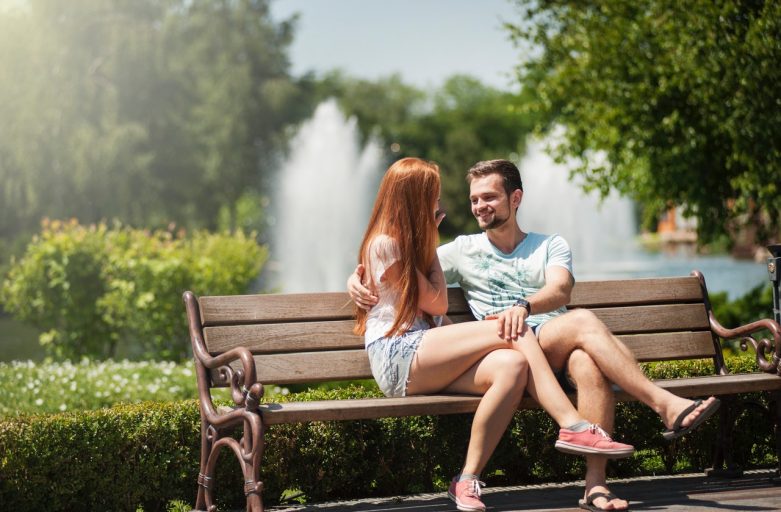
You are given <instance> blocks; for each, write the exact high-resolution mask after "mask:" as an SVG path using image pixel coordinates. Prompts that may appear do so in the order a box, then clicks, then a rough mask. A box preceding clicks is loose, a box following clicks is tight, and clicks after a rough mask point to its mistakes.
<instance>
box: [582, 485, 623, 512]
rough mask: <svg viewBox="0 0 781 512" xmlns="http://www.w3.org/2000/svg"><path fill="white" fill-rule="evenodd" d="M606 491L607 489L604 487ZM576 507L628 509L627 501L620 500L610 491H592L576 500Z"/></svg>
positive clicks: (595, 510) (594, 510) (621, 510)
mask: <svg viewBox="0 0 781 512" xmlns="http://www.w3.org/2000/svg"><path fill="white" fill-rule="evenodd" d="M605 490H606V491H607V489H605ZM578 507H580V508H582V509H585V510H591V511H592V512H598V511H600V510H616V511H620V512H624V511H627V510H629V503H628V502H627V501H626V500H622V499H621V498H619V497H618V496H616V495H615V494H613V493H612V492H610V491H607V492H602V491H593V492H592V493H591V494H589V495H588V496H586V497H585V498H584V499H582V500H579V501H578Z"/></svg>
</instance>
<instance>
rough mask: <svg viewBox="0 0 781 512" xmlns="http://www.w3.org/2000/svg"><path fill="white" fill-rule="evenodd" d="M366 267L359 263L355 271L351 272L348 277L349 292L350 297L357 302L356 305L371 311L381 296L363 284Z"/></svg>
mask: <svg viewBox="0 0 781 512" xmlns="http://www.w3.org/2000/svg"><path fill="white" fill-rule="evenodd" d="M365 272H366V269H365V268H364V266H363V265H361V264H359V265H358V266H357V267H355V272H353V273H352V274H350V277H349V278H348V279H347V292H348V293H349V294H350V298H351V299H352V300H353V302H355V305H356V306H358V307H359V308H361V309H365V310H366V311H369V310H370V309H371V308H372V307H374V306H375V305H376V304H377V302H378V301H379V297H377V296H376V295H375V294H373V293H372V291H371V290H369V289H368V288H367V287H366V286H364V284H363V275H364V273H365Z"/></svg>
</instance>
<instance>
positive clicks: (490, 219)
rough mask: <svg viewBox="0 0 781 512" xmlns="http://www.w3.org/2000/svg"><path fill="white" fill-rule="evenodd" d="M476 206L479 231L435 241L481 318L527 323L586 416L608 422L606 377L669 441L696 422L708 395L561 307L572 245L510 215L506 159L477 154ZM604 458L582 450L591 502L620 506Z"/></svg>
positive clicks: (518, 186) (517, 181) (513, 332)
mask: <svg viewBox="0 0 781 512" xmlns="http://www.w3.org/2000/svg"><path fill="white" fill-rule="evenodd" d="M467 181H468V182H469V199H470V201H471V205H472V214H473V215H474V216H475V218H476V219H477V222H478V224H479V226H480V228H481V229H483V230H484V232H483V233H480V234H477V235H466V236H460V237H458V238H456V240H454V241H453V242H451V243H448V244H445V245H443V246H441V247H439V249H438V251H437V254H438V256H439V259H440V262H441V264H442V268H443V270H444V272H445V277H446V279H447V281H448V284H458V285H460V286H461V288H462V290H463V292H464V295H465V297H466V299H467V301H468V302H469V306H470V308H471V310H472V312H473V314H474V316H475V318H477V319H481V320H482V319H492V318H496V320H497V330H498V333H499V335H500V336H502V337H505V338H506V339H508V340H509V339H517V337H518V335H519V334H520V333H521V332H522V331H523V330H524V329H527V328H531V329H532V330H533V332H534V333H535V334H536V335H537V339H538V340H539V343H540V346H541V347H542V349H543V351H544V353H545V355H546V357H547V359H548V361H549V363H550V365H551V367H552V368H553V369H554V371H557V370H558V371H560V372H561V374H562V375H564V374H567V376H568V377H569V378H570V379H571V380H572V381H573V383H574V385H575V387H576V389H577V393H578V410H579V412H580V413H581V415H583V417H584V418H586V420H588V421H590V422H592V423H596V424H599V425H601V426H602V427H603V428H604V429H605V430H606V431H607V432H608V433H609V432H611V431H612V429H613V419H614V412H615V397H614V396H613V391H612V387H611V383H616V384H618V385H619V386H620V387H621V388H622V389H624V390H625V391H627V392H628V393H629V394H631V395H633V396H634V397H635V398H637V399H638V400H640V401H641V402H643V403H645V404H646V405H648V406H649V407H651V408H652V409H653V410H654V411H656V413H657V414H659V416H660V417H661V418H662V421H663V422H664V424H665V426H666V427H667V430H666V431H665V432H664V434H663V435H664V437H665V438H667V439H674V438H676V437H679V436H681V435H683V434H686V433H687V432H689V431H691V430H692V429H694V428H696V427H697V426H699V425H700V424H701V423H702V422H703V421H705V420H706V419H707V418H708V417H710V416H711V415H712V414H713V413H714V412H715V411H716V409H718V407H719V401H718V400H717V399H715V398H713V397H710V398H708V399H707V400H704V401H699V400H698V401H696V402H695V401H692V400H688V399H684V398H681V397H678V396H676V395H673V394H672V393H670V392H668V391H666V390H664V389H662V388H660V387H658V386H656V385H655V384H653V383H652V382H651V381H650V380H648V378H647V377H645V375H644V374H643V373H642V371H641V370H640V369H639V367H638V365H637V361H636V360H635V358H634V356H633V355H632V353H631V351H630V350H629V349H628V348H627V347H626V346H625V345H624V344H623V343H622V342H621V341H620V340H619V339H618V338H616V337H615V336H613V335H612V334H611V333H610V331H609V330H608V329H607V327H606V326H605V325H604V324H603V323H602V322H601V321H600V320H599V319H598V318H597V317H596V316H595V315H594V314H593V313H591V312H590V311H588V310H583V309H576V310H573V311H569V312H568V311H567V310H566V308H565V305H566V304H567V303H568V302H569V300H570V294H571V292H572V288H573V286H574V284H575V281H574V278H573V275H572V257H571V253H570V249H569V246H568V245H567V243H566V242H565V241H564V239H563V238H561V237H560V236H558V235H552V236H547V235H541V234H538V233H525V232H523V231H522V230H521V228H520V227H519V226H518V221H517V218H516V214H517V211H518V207H519V206H520V204H521V199H522V198H523V184H522V182H521V176H520V172H519V171H518V168H517V167H516V166H515V165H514V164H513V163H512V162H509V161H507V160H490V161H485V162H478V163H477V164H475V165H474V166H473V167H472V168H471V169H470V170H469V172H468V174H467ZM362 274H363V269H362V268H360V267H359V268H358V269H357V270H356V272H355V273H354V274H353V275H351V276H350V278H349V279H348V282H347V284H348V289H349V291H350V295H351V296H352V297H353V300H355V301H356V303H357V304H358V305H359V306H360V307H363V308H366V309H369V308H371V307H372V306H373V305H374V304H375V303H376V297H375V296H374V295H373V294H372V293H371V291H370V290H369V289H367V288H366V287H364V286H363V285H362V283H361V278H362ZM606 463H607V459H606V458H604V457H600V456H589V457H587V458H586V478H585V484H586V485H585V487H586V488H585V493H584V497H583V500H581V501H580V502H579V505H580V507H581V508H584V509H588V510H625V509H627V508H628V502H627V501H626V500H623V499H620V498H617V497H616V496H614V495H613V494H611V493H610V491H609V489H608V488H607V485H606V476H605V468H606Z"/></svg>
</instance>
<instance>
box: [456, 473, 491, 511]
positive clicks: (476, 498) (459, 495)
mask: <svg viewBox="0 0 781 512" xmlns="http://www.w3.org/2000/svg"><path fill="white" fill-rule="evenodd" d="M481 487H485V484H484V483H483V482H481V481H480V480H478V479H476V478H470V479H468V480H461V481H460V482H457V481H456V479H455V478H454V479H453V480H452V481H451V482H450V488H449V489H448V490H447V495H448V496H450V499H451V500H453V501H454V502H455V503H456V508H458V510H461V511H463V512H485V505H484V504H483V502H482V501H480V488H481Z"/></svg>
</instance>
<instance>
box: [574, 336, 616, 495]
mask: <svg viewBox="0 0 781 512" xmlns="http://www.w3.org/2000/svg"><path fill="white" fill-rule="evenodd" d="M567 371H568V373H569V377H570V378H571V379H572V381H573V382H574V383H575V387H576V388H577V390H578V412H579V413H580V414H581V415H582V416H583V417H584V418H586V420H587V421H590V422H591V423H596V424H598V425H600V426H601V427H602V428H603V429H604V430H605V431H606V432H607V433H608V434H611V435H612V433H613V423H614V422H613V420H614V418H615V409H616V401H615V395H614V393H613V388H612V387H611V384H610V382H608V380H607V379H606V378H605V376H604V375H602V372H601V371H600V370H599V367H598V366H597V365H596V363H595V362H594V360H593V359H591V357H590V356H589V355H588V354H586V353H585V352H583V351H582V350H580V349H576V350H574V351H573V352H572V353H571V355H570V357H569V359H568V360H567ZM606 467H607V458H605V457H596V456H589V457H586V489H585V492H584V495H583V499H584V500H585V499H587V498H588V496H589V495H591V493H595V492H601V493H605V494H607V493H609V492H610V489H608V487H607V474H606ZM594 505H595V506H597V507H599V508H601V509H604V510H625V509H627V508H629V503H628V502H627V501H626V500H622V499H620V498H616V499H613V500H608V499H607V498H602V497H600V498H596V499H595V500H594Z"/></svg>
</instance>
